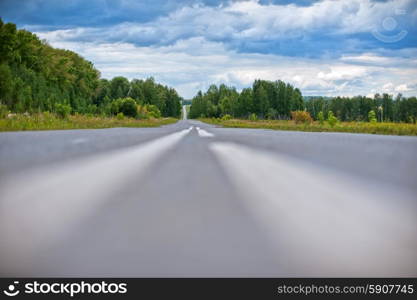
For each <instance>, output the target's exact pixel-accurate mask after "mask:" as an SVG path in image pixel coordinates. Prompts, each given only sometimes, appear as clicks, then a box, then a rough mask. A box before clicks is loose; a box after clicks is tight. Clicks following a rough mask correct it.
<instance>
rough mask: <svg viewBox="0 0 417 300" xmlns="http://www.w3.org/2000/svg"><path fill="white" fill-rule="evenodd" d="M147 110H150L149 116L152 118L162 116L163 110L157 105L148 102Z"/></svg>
mask: <svg viewBox="0 0 417 300" xmlns="http://www.w3.org/2000/svg"><path fill="white" fill-rule="evenodd" d="M146 110H147V111H148V116H149V117H151V118H156V119H158V118H160V117H161V111H160V110H159V108H158V107H157V106H156V105H151V104H147V105H146Z"/></svg>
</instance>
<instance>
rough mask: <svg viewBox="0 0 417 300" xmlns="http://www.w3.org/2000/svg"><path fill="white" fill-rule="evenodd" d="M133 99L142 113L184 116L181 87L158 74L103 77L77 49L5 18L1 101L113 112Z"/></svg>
mask: <svg viewBox="0 0 417 300" xmlns="http://www.w3.org/2000/svg"><path fill="white" fill-rule="evenodd" d="M132 100H133V101H134V105H136V106H137V107H139V108H141V109H142V111H147V110H149V111H154V112H155V114H156V115H158V114H160V115H161V116H164V117H179V116H180V114H181V100H182V98H181V97H180V96H179V95H178V93H177V92H176V91H175V89H173V88H169V87H167V86H163V85H161V84H158V83H156V82H155V81H154V79H153V78H148V79H146V80H138V79H133V80H131V81H129V80H128V79H127V78H125V77H115V78H113V79H111V80H107V79H101V78H100V72H99V71H98V70H97V69H96V68H95V67H94V65H93V64H92V63H91V62H89V61H87V60H85V59H84V58H82V57H81V56H80V55H78V54H77V53H75V52H73V51H70V50H64V49H56V48H53V47H51V46H50V45H48V44H47V42H46V41H42V40H40V39H39V38H38V37H37V36H36V35H35V34H33V33H31V32H29V31H26V30H22V29H20V30H18V29H17V28H16V25H15V24H13V23H6V24H5V23H3V21H2V20H1V19H0V105H3V106H6V107H7V109H8V110H10V111H12V112H43V111H50V112H57V111H62V110H64V111H69V112H71V113H81V114H87V113H88V114H100V115H112V114H117V113H120V112H122V111H121V110H120V109H122V108H123V107H124V106H126V107H128V106H129V105H128V104H129V103H130V104H132ZM124 102H126V104H125V105H124V106H123V105H122V103H124ZM139 110H140V109H139ZM126 111H129V110H126ZM139 114H140V112H136V113H133V112H132V114H131V115H132V116H133V115H135V116H137V115H139Z"/></svg>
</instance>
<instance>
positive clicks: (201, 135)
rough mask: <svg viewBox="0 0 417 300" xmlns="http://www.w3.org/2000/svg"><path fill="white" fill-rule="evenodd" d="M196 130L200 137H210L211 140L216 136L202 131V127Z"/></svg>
mask: <svg viewBox="0 0 417 300" xmlns="http://www.w3.org/2000/svg"><path fill="white" fill-rule="evenodd" d="M196 129H197V132H198V135H199V136H200V137H209V138H211V137H214V134H212V133H210V132H208V131H205V130H204V129H201V128H200V127H196Z"/></svg>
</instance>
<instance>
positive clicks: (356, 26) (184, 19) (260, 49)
mask: <svg viewBox="0 0 417 300" xmlns="http://www.w3.org/2000/svg"><path fill="white" fill-rule="evenodd" d="M0 16H1V17H2V19H3V20H4V21H6V22H14V23H16V24H17V25H18V27H20V28H25V29H28V30H30V31H33V32H36V33H37V34H38V35H39V36H40V37H41V38H43V39H46V40H47V41H48V42H49V43H50V44H51V45H52V46H55V47H59V48H66V49H70V50H74V51H76V52H78V53H80V54H81V55H82V56H84V57H85V58H87V59H88V60H90V61H92V62H93V63H94V64H95V66H96V67H97V68H98V69H99V70H100V71H101V74H102V77H105V78H112V77H113V76H119V75H122V76H126V77H128V78H129V79H131V78H146V77H149V76H153V77H154V78H155V79H156V80H157V81H158V82H162V83H164V84H167V85H170V86H173V87H175V88H176V89H177V90H178V91H179V93H180V94H181V95H182V96H183V97H185V98H191V97H192V96H194V95H195V93H196V92H197V91H198V90H199V89H206V88H207V87H208V86H209V85H210V84H211V83H217V84H219V83H226V84H227V85H233V86H236V87H237V88H238V89H241V88H243V87H247V86H249V85H250V84H251V83H252V81H253V80H254V79H257V78H261V79H268V80H277V79H281V80H284V81H286V82H291V83H293V84H294V85H295V86H297V87H299V88H300V89H301V91H302V92H303V94H304V95H357V94H362V95H370V94H373V93H376V92H380V93H383V92H387V93H391V94H397V93H402V94H403V95H407V96H410V95H417V34H416V33H417V1H416V0H387V1H383V0H340V1H335V0H321V1H308V0H299V1H288V0H276V1H272V0H271V1H262V0H259V1H257V0H250V1H218V0H201V1H191V0H182V1H180V0H166V1H160V0H142V1H140V0H139V1H129V0H88V1H85V0H0Z"/></svg>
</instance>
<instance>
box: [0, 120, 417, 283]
mask: <svg viewBox="0 0 417 300" xmlns="http://www.w3.org/2000/svg"><path fill="white" fill-rule="evenodd" d="M416 153H417V138H415V137H395V136H380V135H365V134H343V133H305V132H289V131H272V130H259V129H228V128H217V127H214V126H212V125H208V124H204V123H201V122H198V121H193V120H181V121H179V122H177V123H176V124H173V125H169V126H164V127H160V128H114V129H99V130H67V131H33V132H9V133H1V134H0V241H1V242H0V275H1V276H140V277H147V276H151V277H160V276H162V277H166V276H169V277H171V276H173V277H188V276H192V277H205V276H210V277H211V276H214V277H217V276H221V277H228V276H237V277H247V276H259V277H261V276H262V277H264V276H267V277H270V276H285V277H287V276H289V277H293V276H321V277H322V276H416V275H417V197H416V195H417V156H416Z"/></svg>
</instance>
